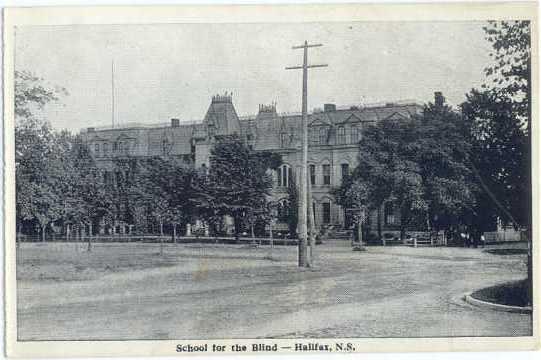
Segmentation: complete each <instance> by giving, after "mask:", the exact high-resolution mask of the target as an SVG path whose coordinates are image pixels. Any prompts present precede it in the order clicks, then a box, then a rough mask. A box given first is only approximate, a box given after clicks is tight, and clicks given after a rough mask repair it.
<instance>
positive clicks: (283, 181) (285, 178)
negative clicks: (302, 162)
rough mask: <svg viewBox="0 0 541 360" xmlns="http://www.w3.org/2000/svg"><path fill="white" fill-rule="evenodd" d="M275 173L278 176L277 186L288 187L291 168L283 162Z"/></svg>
mask: <svg viewBox="0 0 541 360" xmlns="http://www.w3.org/2000/svg"><path fill="white" fill-rule="evenodd" d="M276 174H277V178H278V186H280V187H288V186H289V181H290V178H291V168H290V167H289V165H285V164H284V165H282V166H280V167H279V168H278V170H277V171H276Z"/></svg>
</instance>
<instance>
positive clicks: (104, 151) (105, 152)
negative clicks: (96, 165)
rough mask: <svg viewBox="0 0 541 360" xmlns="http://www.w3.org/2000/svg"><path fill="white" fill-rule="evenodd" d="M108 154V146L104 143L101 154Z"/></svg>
mask: <svg viewBox="0 0 541 360" xmlns="http://www.w3.org/2000/svg"><path fill="white" fill-rule="evenodd" d="M108 152H109V144H107V143H104V144H103V154H104V155H105V154H107V153H108Z"/></svg>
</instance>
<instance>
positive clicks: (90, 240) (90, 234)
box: [87, 221, 92, 252]
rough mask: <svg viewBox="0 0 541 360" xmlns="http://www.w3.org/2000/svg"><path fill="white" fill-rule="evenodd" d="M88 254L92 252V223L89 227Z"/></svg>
mask: <svg viewBox="0 0 541 360" xmlns="http://www.w3.org/2000/svg"><path fill="white" fill-rule="evenodd" d="M87 251H88V252H91V251H92V221H90V224H89V225H88V248H87Z"/></svg>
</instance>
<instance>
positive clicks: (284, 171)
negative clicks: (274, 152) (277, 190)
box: [276, 164, 349, 187]
mask: <svg viewBox="0 0 541 360" xmlns="http://www.w3.org/2000/svg"><path fill="white" fill-rule="evenodd" d="M340 170H341V175H342V181H343V180H344V179H345V178H346V177H347V176H348V175H349V164H341V165H340ZM276 175H277V179H278V186H279V187H288V186H289V183H290V179H291V176H292V172H291V167H289V166H288V165H282V166H280V167H279V168H278V170H277V171H276ZM308 175H309V177H310V184H311V185H331V165H329V164H323V165H321V175H322V176H321V181H318V180H317V176H316V165H314V164H310V165H309V166H308Z"/></svg>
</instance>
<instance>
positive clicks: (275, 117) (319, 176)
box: [82, 94, 422, 229]
mask: <svg viewBox="0 0 541 360" xmlns="http://www.w3.org/2000/svg"><path fill="white" fill-rule="evenodd" d="M421 110H422V107H421V106H420V105H418V104H416V103H412V102H407V103H406V102H400V103H387V104H380V105H371V106H362V107H360V106H348V107H344V108H342V107H337V106H336V105H334V104H325V105H324V106H323V109H320V110H314V111H313V112H312V113H310V114H309V116H308V129H309V135H308V137H309V154H308V164H309V165H308V166H309V178H310V182H311V184H312V194H313V198H314V210H315V221H316V224H317V225H318V226H319V227H321V226H326V225H335V226H337V227H344V226H345V227H348V226H349V224H350V220H349V216H348V215H347V212H346V211H344V209H342V208H341V207H340V206H339V205H337V204H336V203H335V200H334V199H333V196H332V195H331V189H332V188H333V187H337V186H339V185H340V183H341V181H342V178H343V177H344V176H345V174H346V173H348V172H349V171H350V170H351V169H353V168H354V167H356V165H357V161H358V160H357V159H358V156H359V153H358V146H357V142H358V141H359V139H360V138H361V137H362V134H363V128H364V127H365V126H367V125H370V124H373V123H375V122H377V121H380V120H383V119H388V118H391V119H397V120H400V119H404V118H407V117H410V116H412V115H413V114H416V113H419V112H420V111H421ZM235 133H236V134H238V135H240V136H241V137H242V138H243V139H245V141H246V142H247V144H248V145H249V146H250V147H252V148H253V149H255V150H272V151H274V152H277V153H280V154H281V155H282V159H283V165H282V166H281V167H280V168H279V169H278V171H276V173H275V174H274V188H273V198H274V200H275V201H276V202H280V203H282V204H285V202H287V187H288V185H289V183H290V182H291V181H292V177H293V176H298V174H300V166H301V151H300V149H301V147H300V144H301V115H300V114H280V113H278V112H277V109H276V105H275V104H271V105H260V106H259V112H258V113H257V115H254V116H245V117H240V116H238V114H237V112H236V111H235V107H234V105H233V101H232V96H231V95H229V94H225V95H216V96H213V97H212V101H211V103H210V106H209V108H208V110H207V112H206V115H205V116H204V119H203V120H202V121H200V122H194V123H186V122H181V121H179V119H171V122H170V123H167V124H161V125H159V124H155V125H137V124H133V125H129V124H126V125H125V126H122V127H115V128H87V129H86V130H84V131H83V134H82V135H83V137H84V140H85V141H86V142H87V144H89V146H90V149H91V151H92V153H93V155H94V157H95V159H96V161H97V163H98V164H99V166H100V167H101V168H103V169H104V170H107V169H112V167H113V158H114V157H117V156H125V155H130V156H141V157H144V156H157V155H167V156H174V157H178V158H180V159H183V160H184V161H185V162H186V163H189V164H193V166H196V167H201V166H208V162H209V155H210V150H211V147H212V144H213V141H214V137H215V136H217V135H229V134H235ZM297 183H298V181H297ZM382 213H383V214H379V216H380V218H381V217H383V219H382V220H381V219H380V223H381V221H382V222H383V224H382V225H383V226H386V227H387V228H389V229H391V228H392V227H393V226H394V225H396V222H397V219H396V217H395V215H394V213H393V211H392V206H387V207H384V208H382ZM374 216H375V215H372V216H371V218H373V217H374ZM369 222H370V223H371V224H372V225H371V226H372V227H374V225H373V224H374V223H375V222H374V221H369ZM278 226H280V224H278ZM282 227H283V224H282Z"/></svg>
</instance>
